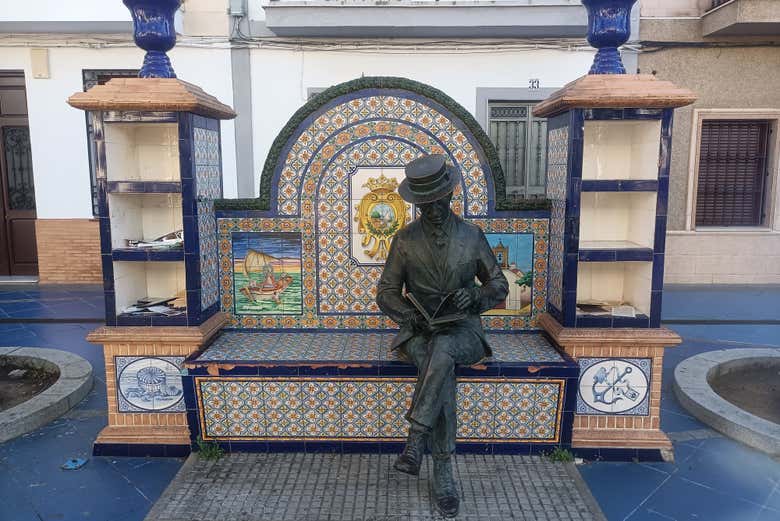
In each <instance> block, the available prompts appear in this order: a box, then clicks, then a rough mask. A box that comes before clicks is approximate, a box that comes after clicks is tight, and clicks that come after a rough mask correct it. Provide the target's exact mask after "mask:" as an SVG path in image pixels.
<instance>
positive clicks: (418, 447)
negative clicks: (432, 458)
mask: <svg viewBox="0 0 780 521" xmlns="http://www.w3.org/2000/svg"><path fill="white" fill-rule="evenodd" d="M402 349H403V350H404V354H406V357H407V358H408V359H410V360H411V361H412V362H414V365H415V366H417V384H416V385H415V390H414V395H413V397H412V404H414V403H415V401H416V399H417V396H419V391H420V387H421V385H422V381H423V375H424V373H425V371H426V370H427V367H428V362H429V356H428V339H427V338H424V337H415V338H412V339H410V340H409V341H408V342H407V343H406V344H405V345H404V346H403V347H402ZM412 407H414V405H412ZM410 411H411V409H410ZM406 419H407V420H409V422H410V424H411V425H410V426H409V434H408V437H407V440H406V446H404V450H403V452H402V453H401V454H400V455H399V456H398V458H397V459H396V461H395V463H394V464H393V468H395V469H396V470H398V471H400V472H405V473H407V474H412V475H414V476H416V475H418V474H419V473H420V464H421V463H422V460H423V456H424V454H425V442H426V440H427V438H428V437H429V431H430V429H428V428H427V427H426V426H423V425H420V424H418V423H415V422H414V421H412V420H411V418H410V417H409V414H408V413H407V416H406Z"/></svg>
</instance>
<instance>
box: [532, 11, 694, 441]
mask: <svg viewBox="0 0 780 521" xmlns="http://www.w3.org/2000/svg"><path fill="white" fill-rule="evenodd" d="M627 3H628V2H627ZM694 99H695V96H694V95H693V93H691V92H690V91H687V90H685V89H681V88H678V87H675V86H674V85H673V84H671V83H669V82H666V81H661V80H658V79H656V78H655V77H653V76H651V75H626V74H589V75H587V76H584V77H582V78H580V79H578V80H576V81H574V82H572V83H570V84H569V85H567V86H566V87H564V88H563V89H561V90H559V91H558V92H556V93H555V94H553V95H552V96H551V97H550V98H548V99H547V100H545V101H544V102H542V103H540V104H539V105H537V106H536V108H535V109H534V114H535V115H536V116H539V117H547V118H548V120H547V128H548V158H547V163H548V167H547V183H548V184H547V192H548V197H549V198H550V200H551V212H550V255H549V278H548V280H549V284H548V291H547V295H548V296H547V298H548V301H547V311H548V313H547V314H544V315H542V316H541V317H540V320H539V323H540V325H541V327H542V328H543V329H545V331H547V333H548V334H549V335H550V337H551V338H552V340H553V341H554V342H555V344H556V345H557V346H558V348H559V349H561V350H562V351H564V352H565V353H566V354H567V355H569V356H571V357H572V358H574V359H576V360H577V361H578V362H579V365H580V376H579V381H578V387H579V389H578V395H577V412H576V414H575V417H574V428H573V433H572V446H573V447H577V448H588V449H594V450H600V449H603V448H610V449H616V448H621V449H622V448H625V449H631V450H637V449H653V450H656V449H658V450H660V451H668V450H669V449H670V448H671V447H672V444H671V441H670V440H669V438H668V437H667V436H666V434H664V433H663V431H661V430H660V401H661V380H662V374H663V356H664V350H665V348H666V347H668V346H672V345H675V344H679V343H680V338H679V336H677V335H676V334H675V333H674V332H672V331H670V330H668V329H666V328H663V327H661V296H662V291H663V275H664V246H665V240H664V238H665V234H666V209H667V199H668V192H669V161H670V147H671V135H672V115H673V111H674V108H676V107H682V106H685V105H688V104H690V103H691V102H692V101H693V100H694ZM596 302H609V303H616V304H621V305H624V306H631V308H630V310H631V312H630V313H626V312H620V311H619V310H617V311H618V312H615V311H616V310H613V309H612V307H611V306H610V307H608V308H607V312H606V313H605V312H604V310H603V309H602V310H595V311H597V312H593V311H594V308H588V307H583V306H582V305H584V304H590V303H596ZM621 315H622V316H621ZM626 315H633V316H626Z"/></svg>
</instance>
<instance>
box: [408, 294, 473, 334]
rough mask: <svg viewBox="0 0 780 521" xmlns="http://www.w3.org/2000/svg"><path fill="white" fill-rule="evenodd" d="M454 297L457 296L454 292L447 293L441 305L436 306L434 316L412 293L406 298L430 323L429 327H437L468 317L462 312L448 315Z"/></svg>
mask: <svg viewBox="0 0 780 521" xmlns="http://www.w3.org/2000/svg"><path fill="white" fill-rule="evenodd" d="M453 295H455V292H454V291H453V292H452V293H447V294H446V295H445V296H444V297H443V298H442V299H441V301H440V302H439V305H438V306H436V309H435V310H434V312H433V313H432V314H431V313H428V310H427V309H425V306H423V305H422V303H421V302H420V301H419V300H417V298H416V297H415V296H414V295H413V294H412V293H410V292H407V293H406V298H407V300H408V301H409V302H411V304H412V305H413V306H414V307H415V309H417V311H419V312H420V314H421V315H422V316H423V318H424V319H425V321H426V322H427V323H428V327H437V326H443V325H446V324H452V323H453V322H458V321H460V320H463V319H464V318H466V317H467V316H468V315H466V314H465V313H463V312H460V311H458V312H455V313H447V311H448V310H449V309H450V308H451V307H452V306H451V305H450V304H452V302H451V300H452V297H453Z"/></svg>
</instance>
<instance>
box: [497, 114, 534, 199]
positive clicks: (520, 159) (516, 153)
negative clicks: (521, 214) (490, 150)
mask: <svg viewBox="0 0 780 521" xmlns="http://www.w3.org/2000/svg"><path fill="white" fill-rule="evenodd" d="M533 106H534V103H522V102H500V101H491V102H489V103H488V134H489V136H490V140H491V141H492V142H493V144H494V145H495V147H496V150H497V151H498V159H499V162H500V163H501V167H502V168H503V169H504V176H505V178H506V190H507V194H514V195H520V196H539V197H542V196H544V191H545V167H546V160H547V152H546V150H547V120H546V119H543V118H535V117H534V116H533V115H532V114H531V108H532V107H533Z"/></svg>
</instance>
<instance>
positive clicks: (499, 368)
mask: <svg viewBox="0 0 780 521" xmlns="http://www.w3.org/2000/svg"><path fill="white" fill-rule="evenodd" d="M393 335H394V333H392V332H376V333H375V332H346V333H342V332H295V333H282V332H263V333H260V332H242V331H225V332H223V333H222V334H221V335H220V336H219V337H217V338H216V339H215V340H214V341H213V342H212V343H211V344H210V345H209V346H208V347H207V348H205V349H204V350H201V351H200V352H198V353H195V354H193V355H192V356H190V357H189V358H188V359H187V360H185V362H184V367H185V372H186V375H185V377H184V390H185V400H186V404H187V414H188V423H189V425H190V427H191V435H192V437H193V440H194V439H196V438H197V437H198V436H200V437H201V438H202V439H204V440H207V441H216V442H219V443H221V444H222V445H223V446H225V447H226V448H228V450H232V451H251V450H260V451H264V450H296V451H297V450H306V451H322V450H328V451H342V450H343V451H353V450H354V451H361V452H364V451H365V452H374V451H381V450H383V449H382V447H385V448H386V450H398V447H399V443H400V442H401V441H402V440H403V439H404V438H405V433H406V428H407V423H406V421H405V420H404V418H403V415H404V413H405V412H406V410H407V409H408V406H409V402H410V400H411V394H412V390H413V388H414V382H415V376H416V369H415V368H414V366H412V365H411V364H409V363H407V362H405V361H403V360H400V359H399V358H398V356H397V354H396V353H394V352H391V351H390V349H389V346H390V342H391V340H392V337H393ZM488 341H489V342H490V343H491V346H492V347H493V350H494V356H493V357H492V358H489V359H486V360H484V361H482V362H481V363H479V364H476V365H474V366H470V367H459V368H458V370H457V375H458V420H459V421H458V439H459V450H464V451H479V452H493V451H501V452H519V453H527V452H530V451H532V450H534V449H536V450H539V449H542V448H544V447H549V446H551V445H558V444H568V443H570V441H571V425H572V422H573V416H574V409H575V402H576V389H577V378H578V376H579V367H578V365H577V364H576V362H573V361H572V360H571V359H569V358H568V357H566V356H565V355H561V354H560V353H559V352H558V351H556V350H555V348H554V347H553V346H552V345H551V344H550V343H549V342H548V340H547V339H546V338H545V337H544V336H543V335H541V334H538V333H529V334H510V333H493V334H488ZM193 427H194V428H193Z"/></svg>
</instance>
